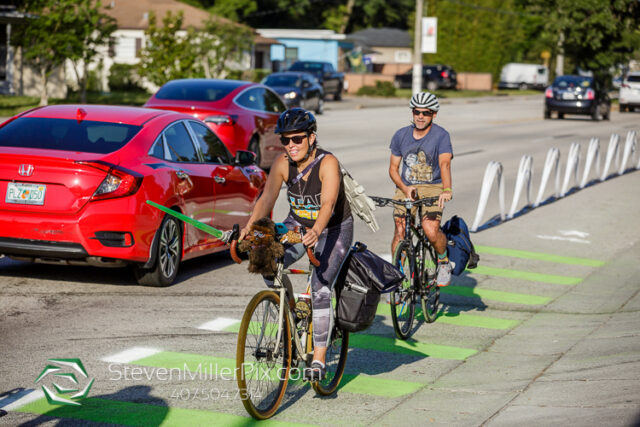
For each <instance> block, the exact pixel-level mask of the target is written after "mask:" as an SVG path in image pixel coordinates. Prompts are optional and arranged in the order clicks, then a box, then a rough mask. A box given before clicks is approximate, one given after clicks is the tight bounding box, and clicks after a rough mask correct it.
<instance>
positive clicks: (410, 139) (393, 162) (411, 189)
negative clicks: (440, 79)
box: [389, 92, 453, 286]
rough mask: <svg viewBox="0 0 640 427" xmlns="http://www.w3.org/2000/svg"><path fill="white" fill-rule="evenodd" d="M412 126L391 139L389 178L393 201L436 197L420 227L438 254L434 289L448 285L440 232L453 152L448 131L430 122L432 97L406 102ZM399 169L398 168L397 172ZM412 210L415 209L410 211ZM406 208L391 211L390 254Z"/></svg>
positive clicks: (421, 96)
mask: <svg viewBox="0 0 640 427" xmlns="http://www.w3.org/2000/svg"><path fill="white" fill-rule="evenodd" d="M409 107H410V108H411V112H412V115H413V121H412V124H411V125H409V126H405V127H403V128H401V129H399V130H398V131H397V132H396V133H395V134H394V135H393V138H392V139H391V144H390V146H389V148H391V159H390V161H389V176H390V177H391V180H392V181H393V183H394V184H395V185H396V193H395V195H394V197H393V198H394V199H396V200H404V199H410V200H416V199H422V198H426V197H439V199H438V204H437V205H435V206H430V207H426V209H424V210H423V217H422V218H421V223H422V228H423V230H424V232H425V234H426V236H427V239H429V242H431V244H432V245H433V247H434V248H435V250H436V253H437V254H438V272H437V278H436V282H437V284H438V286H447V285H449V283H451V270H452V268H451V265H450V264H449V259H448V257H447V238H446V237H445V235H444V233H443V232H442V230H441V229H440V221H441V219H442V211H443V209H444V204H445V202H448V201H450V200H451V198H452V190H451V159H453V150H452V148H451V139H450V137H449V132H447V131H446V130H444V129H443V128H442V127H440V126H438V125H437V124H435V123H433V120H434V119H435V118H436V116H437V115H438V111H439V110H440V104H439V102H438V99H437V98H436V96H435V95H433V94H431V93H429V92H419V93H417V94H415V95H413V97H411V101H410V102H409ZM400 166H402V169H400ZM414 209H415V208H414ZM405 212H406V208H404V207H403V206H398V205H397V206H396V207H395V210H394V212H393V216H394V222H395V232H394V236H393V241H392V243H391V253H394V252H395V249H396V246H397V245H398V242H399V241H400V240H402V239H403V238H404V230H405V224H404V221H405V220H404V218H403V216H404V214H405Z"/></svg>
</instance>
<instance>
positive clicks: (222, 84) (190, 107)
mask: <svg viewBox="0 0 640 427" xmlns="http://www.w3.org/2000/svg"><path fill="white" fill-rule="evenodd" d="M144 106H145V107H150V108H160V109H163V110H173V111H179V112H181V113H186V114H191V115H193V116H194V117H197V118H199V119H200V120H202V121H204V122H205V123H206V124H207V125H208V126H209V127H210V128H211V129H212V130H213V131H214V132H215V133H216V135H218V136H219V137H220V139H221V140H222V142H224V143H225V145H226V146H227V148H228V149H229V150H230V151H231V153H232V154H234V155H235V153H236V151H237V150H249V151H253V152H254V153H256V157H257V160H256V163H257V164H258V165H259V166H260V167H262V168H269V167H271V165H272V164H273V162H274V161H275V159H276V157H278V155H279V154H280V153H283V152H284V147H282V144H280V140H279V139H278V135H276V134H275V133H274V132H273V130H274V129H275V127H276V123H277V121H278V117H279V116H280V114H281V113H282V112H284V111H285V110H286V107H285V105H284V102H283V101H282V99H281V98H280V96H279V95H278V94H276V93H275V92H274V91H273V90H271V89H270V88H268V87H266V86H264V85H261V84H258V83H252V82H246V81H240V80H216V79H184V80H172V81H170V82H168V83H166V84H165V85H164V86H162V87H161V88H160V89H159V90H158V92H156V94H155V95H153V96H152V97H151V98H149V100H148V101H147V102H146V104H145V105H144Z"/></svg>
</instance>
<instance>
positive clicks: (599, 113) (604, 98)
mask: <svg viewBox="0 0 640 427" xmlns="http://www.w3.org/2000/svg"><path fill="white" fill-rule="evenodd" d="M544 96H545V105H544V118H545V119H550V118H551V113H552V112H554V111H556V112H557V113H558V118H559V119H564V115H565V114H583V115H589V116H591V118H592V119H593V120H602V119H605V120H609V116H610V115H611V99H610V98H609V94H608V93H607V91H606V90H605V88H604V87H602V85H601V84H600V83H599V82H598V81H597V80H596V79H594V78H593V77H586V76H559V77H556V79H555V80H554V81H553V83H552V84H551V86H549V87H548V88H547V90H545V92H544Z"/></svg>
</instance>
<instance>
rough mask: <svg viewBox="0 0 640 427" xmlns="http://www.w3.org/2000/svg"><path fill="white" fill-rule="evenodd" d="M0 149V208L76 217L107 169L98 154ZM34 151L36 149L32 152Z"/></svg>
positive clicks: (104, 175)
mask: <svg viewBox="0 0 640 427" xmlns="http://www.w3.org/2000/svg"><path fill="white" fill-rule="evenodd" d="M25 151H32V150H24V149H22V150H21V152H17V150H15V149H6V148H5V149H0V153H1V156H2V159H3V160H2V163H0V209H2V210H4V211H13V212H18V211H21V212H25V211H28V212H37V213H52V214H75V213H77V212H78V211H80V210H81V209H82V207H83V206H84V205H85V204H86V203H87V202H88V201H89V200H90V199H91V197H92V196H93V194H94V192H95V191H96V189H97V188H98V187H99V186H100V184H101V183H102V181H103V180H104V179H105V177H106V176H107V172H108V170H109V167H108V166H105V165H103V164H100V163H96V162H95V161H96V160H98V159H99V157H102V155H99V154H89V153H74V152H69V151H54V150H46V151H48V152H49V153H47V154H43V151H45V150H38V153H37V154H36V153H33V154H29V153H25ZM33 151H35V150H33Z"/></svg>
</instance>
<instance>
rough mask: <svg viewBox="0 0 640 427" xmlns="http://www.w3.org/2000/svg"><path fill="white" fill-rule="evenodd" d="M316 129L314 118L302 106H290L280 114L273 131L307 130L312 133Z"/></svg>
mask: <svg viewBox="0 0 640 427" xmlns="http://www.w3.org/2000/svg"><path fill="white" fill-rule="evenodd" d="M317 129H318V124H317V123H316V118H315V117H314V115H313V114H311V113H310V112H309V111H307V110H305V109H304V108H292V109H290V110H287V111H285V112H284V113H282V114H280V117H278V123H277V124H276V130H275V133H285V132H307V133H312V132H315V131H316V130H317Z"/></svg>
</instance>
